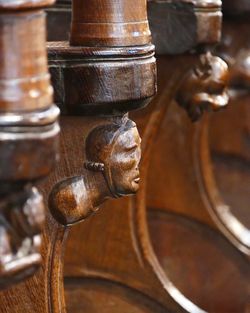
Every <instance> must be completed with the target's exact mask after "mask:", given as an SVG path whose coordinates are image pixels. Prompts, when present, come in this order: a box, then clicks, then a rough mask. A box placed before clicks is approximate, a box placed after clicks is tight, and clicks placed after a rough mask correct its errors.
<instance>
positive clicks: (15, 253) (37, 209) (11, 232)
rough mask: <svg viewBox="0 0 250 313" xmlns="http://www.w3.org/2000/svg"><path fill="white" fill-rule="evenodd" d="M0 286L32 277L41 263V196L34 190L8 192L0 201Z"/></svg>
mask: <svg viewBox="0 0 250 313" xmlns="http://www.w3.org/2000/svg"><path fill="white" fill-rule="evenodd" d="M0 212H1V214H0V235H1V236H0V238H1V244H0V287H4V286H5V285H8V284H9V283H10V281H11V282H12V283H15V282H18V281H19V280H22V279H24V278H26V277H29V276H30V275H32V274H33V273H34V272H35V271H36V269H37V268H38V266H39V265H40V263H41V255H40V246H41V231H42V226H43V222H44V218H45V211H44V202H43V197H42V196H41V194H40V193H39V192H38V190H37V189H36V188H35V187H32V188H30V187H28V188H25V189H21V190H18V191H16V192H15V193H10V194H9V195H8V196H6V197H5V198H1V202H0Z"/></svg>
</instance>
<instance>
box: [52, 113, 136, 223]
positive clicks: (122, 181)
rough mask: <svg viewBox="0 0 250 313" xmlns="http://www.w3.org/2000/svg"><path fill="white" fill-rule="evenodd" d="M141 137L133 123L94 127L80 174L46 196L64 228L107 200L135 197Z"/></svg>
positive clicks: (124, 121) (123, 120)
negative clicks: (126, 196) (132, 195)
mask: <svg viewBox="0 0 250 313" xmlns="http://www.w3.org/2000/svg"><path fill="white" fill-rule="evenodd" d="M140 158H141V138H140V136H139V133H138V130H137V127H136V124H135V123H134V122H133V121H131V120H130V119H128V118H127V117H125V118H117V119H115V120H113V121H110V120H109V122H108V123H106V124H102V125H99V126H96V127H95V128H93V129H92V130H91V131H90V133H89V134H88V135H87V138H86V140H85V159H86V161H85V163H84V167H85V170H84V171H83V173H82V175H79V176H74V177H70V178H67V179H65V180H63V181H60V182H59V183H58V184H56V185H55V186H54V188H53V190H52V191H51V194H50V197H49V207H50V211H51V213H52V215H53V216H54V218H55V219H56V220H57V221H58V222H59V223H61V224H63V225H72V224H75V223H78V222H80V221H82V220H84V219H85V218H87V217H88V216H89V215H91V214H92V213H93V212H95V211H96V209H97V208H98V206H99V205H100V204H102V203H103V202H104V201H105V200H106V199H107V198H110V197H113V198H118V197H121V196H124V195H129V194H134V193H135V192H136V191H137V190H138V188H139V180H140V178H139V162H140Z"/></svg>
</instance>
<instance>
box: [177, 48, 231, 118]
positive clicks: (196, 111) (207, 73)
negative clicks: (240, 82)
mask: <svg viewBox="0 0 250 313" xmlns="http://www.w3.org/2000/svg"><path fill="white" fill-rule="evenodd" d="M227 81H228V66H227V64H226V63H225V62H224V61H223V60H222V59H221V58H219V57H216V56H212V55H211V54H210V53H208V54H206V55H202V56H201V57H200V60H199V63H198V64H197V65H196V66H195V67H194V68H193V69H191V70H190V71H189V72H188V73H187V75H186V76H185V77H184V79H183V81H182V83H181V86H180V88H179V91H178V92H177V96H176V100H177V102H178V103H179V104H180V105H181V106H182V107H184V108H185V109H186V110H187V112H188V114H189V116H190V118H191V119H192V121H196V120H197V119H198V118H199V117H200V116H201V115H202V114H203V112H204V111H205V110H214V111H217V110H219V109H221V108H223V107H225V106H226V105H227V103H228V100H229V97H228V93H227V88H226V85H227Z"/></svg>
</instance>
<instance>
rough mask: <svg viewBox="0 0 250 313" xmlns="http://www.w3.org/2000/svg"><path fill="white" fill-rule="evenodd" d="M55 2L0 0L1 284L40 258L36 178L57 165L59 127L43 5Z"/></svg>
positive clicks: (22, 275)
mask: <svg viewBox="0 0 250 313" xmlns="http://www.w3.org/2000/svg"><path fill="white" fill-rule="evenodd" d="M53 2H54V1H51V0H47V1H45V0H43V1H29V0H26V1H25V0H24V1H16V0H10V1H2V0H1V1H0V37H1V44H0V56H1V57H0V287H3V286H6V285H11V284H12V283H14V282H17V281H19V280H23V279H25V278H26V277H28V276H30V275H32V274H33V273H34V272H35V270H36V269H37V268H38V267H39V266H40V264H41V255H40V246H41V231H42V227H43V222H44V218H45V212H44V209H45V208H44V202H43V197H42V195H41V194H40V193H39V191H38V190H37V189H36V187H34V186H33V184H34V182H35V181H37V180H38V179H41V178H44V177H46V176H47V175H48V174H49V173H50V172H51V170H52V168H53V167H54V164H55V161H56V157H57V135H58V132H59V126H58V124H57V117H58V114H59V109H58V108H57V107H56V106H55V105H53V99H52V97H53V90H52V87H51V85H50V75H49V73H48V68H47V53H46V32H45V14H44V12H43V10H42V8H43V7H44V6H47V5H50V4H52V3H53Z"/></svg>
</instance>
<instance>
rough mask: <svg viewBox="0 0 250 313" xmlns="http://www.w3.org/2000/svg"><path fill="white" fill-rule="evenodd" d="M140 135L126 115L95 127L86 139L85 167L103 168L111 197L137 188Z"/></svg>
mask: <svg viewBox="0 0 250 313" xmlns="http://www.w3.org/2000/svg"><path fill="white" fill-rule="evenodd" d="M140 144H141V138H140V136H139V133H138V130H137V127H136V124H135V123H134V122H133V121H131V120H130V119H128V118H125V119H123V120H122V122H120V123H112V124H107V125H101V126H98V127H96V128H94V129H93V130H92V131H91V132H90V134H89V135H88V137H87V139H86V146H85V148H86V159H87V161H86V162H85V167H86V168H87V169H88V170H91V171H99V172H102V173H103V175H104V177H105V180H106V183H107V185H108V188H109V190H110V192H111V195H112V196H113V197H120V196H123V195H128V194H133V193H135V192H136V191H137V190H138V188H139V180H140V178H139V162H140V159H141V147H140Z"/></svg>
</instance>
